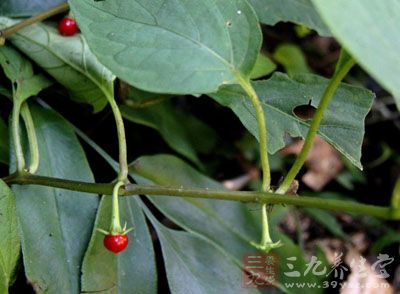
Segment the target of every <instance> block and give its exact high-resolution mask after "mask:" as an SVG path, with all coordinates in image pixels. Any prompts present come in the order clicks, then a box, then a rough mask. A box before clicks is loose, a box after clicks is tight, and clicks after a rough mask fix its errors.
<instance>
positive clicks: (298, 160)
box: [276, 58, 355, 194]
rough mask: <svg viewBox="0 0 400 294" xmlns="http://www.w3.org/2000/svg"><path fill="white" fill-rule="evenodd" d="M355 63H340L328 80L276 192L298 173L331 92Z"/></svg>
mask: <svg viewBox="0 0 400 294" xmlns="http://www.w3.org/2000/svg"><path fill="white" fill-rule="evenodd" d="M354 64H355V61H354V60H353V59H351V58H349V59H348V60H347V61H346V62H345V63H344V64H342V65H341V66H340V67H339V68H338V69H337V71H336V72H335V74H334V76H333V77H332V79H331V80H330V82H329V85H328V87H327V88H326V90H325V92H324V94H323V95H322V98H321V101H320V103H319V105H318V108H317V110H316V112H315V114H314V118H313V120H312V122H311V125H310V129H309V130H308V133H307V136H306V138H305V140H304V145H303V148H302V149H301V151H300V153H299V155H298V156H297V158H296V160H295V162H294V164H293V166H292V167H291V169H290V170H289V172H288V174H287V175H286V177H285V179H284V180H283V182H282V184H281V185H280V186H279V188H278V189H277V190H276V192H277V193H278V194H284V193H286V192H287V190H288V189H289V187H290V185H291V183H292V182H293V180H294V179H295V178H296V176H297V174H298V173H299V171H300V169H301V168H302V167H303V165H304V162H305V161H306V159H307V156H308V154H309V152H310V150H311V148H312V144H313V141H314V138H315V136H316V134H317V131H318V128H319V125H320V123H321V121H322V119H323V117H324V113H325V110H326V109H327V107H328V105H329V102H330V101H331V99H332V97H333V94H334V93H335V91H336V89H337V88H338V87H339V85H340V83H341V81H342V80H343V78H344V77H345V76H346V75H347V73H348V72H349V71H350V69H351V68H352V67H353V65H354Z"/></svg>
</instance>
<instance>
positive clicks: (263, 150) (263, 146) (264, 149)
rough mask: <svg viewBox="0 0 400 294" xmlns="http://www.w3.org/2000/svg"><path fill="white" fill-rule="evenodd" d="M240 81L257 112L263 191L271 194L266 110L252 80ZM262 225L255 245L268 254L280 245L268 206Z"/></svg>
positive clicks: (243, 79) (241, 78) (264, 211)
mask: <svg viewBox="0 0 400 294" xmlns="http://www.w3.org/2000/svg"><path fill="white" fill-rule="evenodd" d="M238 80H239V83H240V85H241V86H242V88H243V90H244V91H245V92H246V94H247V95H248V96H249V98H250V100H251V102H252V104H253V107H254V110H255V112H256V119H257V125H258V139H259V144H260V158H261V167H262V172H263V178H262V191H264V192H269V191H270V186H271V171H270V167H269V159H268V143H267V122H266V120H265V115H264V110H263V108H262V104H261V101H260V99H259V98H258V95H257V93H256V91H255V90H254V88H253V86H252V84H251V82H250V79H248V78H243V77H242V76H240V75H238ZM261 223H262V232H261V241H260V244H254V245H255V246H256V247H259V248H260V249H263V250H265V251H267V252H268V251H269V250H271V249H272V248H273V247H276V245H278V244H280V243H279V242H278V243H274V242H272V240H271V237H270V235H269V225H268V212H267V205H266V204H263V205H262V206H261Z"/></svg>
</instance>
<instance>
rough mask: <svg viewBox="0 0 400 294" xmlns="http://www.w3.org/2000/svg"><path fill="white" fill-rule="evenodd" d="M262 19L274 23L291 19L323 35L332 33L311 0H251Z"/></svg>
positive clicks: (263, 21) (269, 23)
mask: <svg viewBox="0 0 400 294" xmlns="http://www.w3.org/2000/svg"><path fill="white" fill-rule="evenodd" d="M249 1H250V3H251V4H252V5H253V7H254V10H255V11H256V12H257V15H258V18H259V19H260V21H261V22H262V23H264V24H267V25H274V24H276V23H278V22H280V21H285V22H286V21H290V22H294V23H296V24H301V25H304V26H306V27H309V28H311V29H314V30H316V31H317V32H318V33H319V34H320V35H321V36H330V35H331V33H330V31H329V29H328V28H327V26H326V25H325V24H324V22H323V21H322V20H321V17H320V16H319V15H318V13H317V11H316V10H315V8H314V6H313V4H312V2H311V0H268V1H266V0H249Z"/></svg>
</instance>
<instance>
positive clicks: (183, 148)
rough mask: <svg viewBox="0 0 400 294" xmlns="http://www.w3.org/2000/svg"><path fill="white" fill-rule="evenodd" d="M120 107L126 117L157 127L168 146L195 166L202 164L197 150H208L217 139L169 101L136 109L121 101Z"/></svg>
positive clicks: (206, 151) (194, 118)
mask: <svg viewBox="0 0 400 294" xmlns="http://www.w3.org/2000/svg"><path fill="white" fill-rule="evenodd" d="M120 109H121V112H122V115H123V116H124V117H125V118H126V119H128V120H130V121H132V122H135V123H138V124H142V125H145V126H148V127H150V128H153V129H155V130H157V131H158V132H159V133H160V134H161V136H162V137H163V138H164V140H165V141H166V142H167V143H168V145H169V146H170V147H171V148H173V149H174V150H176V151H177V152H178V153H180V154H182V155H183V156H185V157H186V158H188V159H190V160H191V161H193V162H194V163H196V164H197V165H198V166H202V164H201V161H200V159H199V158H198V156H197V152H200V153H208V152H210V151H211V150H212V149H213V148H214V147H215V145H216V143H217V140H218V136H217V134H216V132H215V131H214V130H213V129H211V128H210V127H209V126H207V125H206V124H205V123H203V122H202V121H200V120H199V119H197V118H196V117H194V116H193V115H190V114H189V113H184V112H183V111H181V110H179V109H177V108H176V107H174V106H173V105H172V104H171V102H170V101H165V102H163V103H159V104H157V105H153V106H150V107H146V108H140V109H134V108H131V107H128V106H124V105H122V106H121V107H120Z"/></svg>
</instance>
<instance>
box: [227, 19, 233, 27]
mask: <svg viewBox="0 0 400 294" xmlns="http://www.w3.org/2000/svg"><path fill="white" fill-rule="evenodd" d="M226 26H227V27H228V28H230V27H231V26H232V22H231V21H230V20H228V21H227V22H226Z"/></svg>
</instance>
